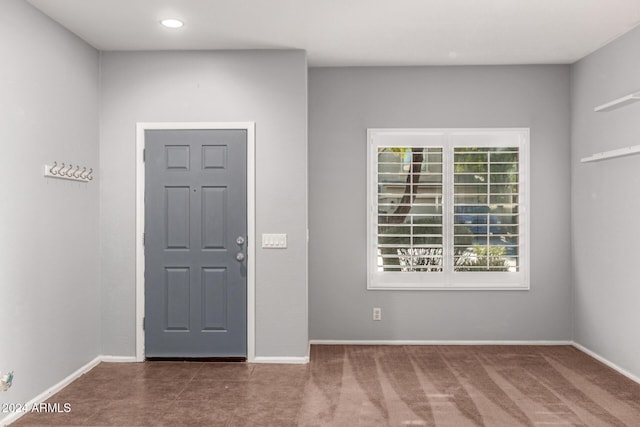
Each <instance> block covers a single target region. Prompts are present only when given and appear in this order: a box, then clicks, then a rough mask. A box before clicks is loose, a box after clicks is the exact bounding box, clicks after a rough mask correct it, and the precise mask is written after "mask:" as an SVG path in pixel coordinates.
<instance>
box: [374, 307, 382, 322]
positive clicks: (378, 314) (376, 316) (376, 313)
mask: <svg viewBox="0 0 640 427" xmlns="http://www.w3.org/2000/svg"><path fill="white" fill-rule="evenodd" d="M373 320H382V309H381V308H380V307H373Z"/></svg>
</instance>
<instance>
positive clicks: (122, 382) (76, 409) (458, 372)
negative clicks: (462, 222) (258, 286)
mask: <svg viewBox="0 0 640 427" xmlns="http://www.w3.org/2000/svg"><path fill="white" fill-rule="evenodd" d="M49 402H50V403H59V404H60V405H59V406H58V408H59V409H60V412H59V413H30V414H28V415H26V416H24V417H22V418H21V419H20V420H18V422H16V423H15V425H19V426H26V425H38V426H44V425H67V426H71V425H83V426H108V425H119V426H136V425H152V426H161V425H167V426H192V425H193V426H196V425H206V426H263V425H264V426H267V425H272V426H295V425H301V426H386V425H391V426H404V425H410V426H451V427H463V426H508V427H512V426H554V425H558V426H560V425H564V426H567V425H572V426H640V385H639V384H637V383H635V382H633V381H631V380H629V379H627V378H625V377H624V376H622V375H620V374H618V373H617V372H615V371H613V370H612V369H610V368H608V367H606V366H605V365H603V364H601V363H600V362H598V361H596V360H594V359H593V358H591V357H589V356H588V355H586V354H584V353H582V352H580V351H579V350H577V349H575V348H573V347H569V346H548V347H547V346H325V345H322V346H320V345H314V346H312V347H311V363H310V364H309V365H263V364H260V365H253V364H238V363H235V364H234V363H197V362H146V363H137V364H136V363H131V364H129V363H126V364H106V363H102V364H100V365H98V366H97V367H96V368H94V369H93V370H91V371H90V372H89V373H87V374H85V375H84V376H82V377H81V378H80V379H78V380H76V381H75V382H74V383H72V384H71V385H69V386H68V387H67V388H65V389H64V390H62V391H61V392H59V393H58V394H56V395H55V396H53V397H52V398H51V399H50V400H49ZM65 403H67V404H69V406H70V409H71V411H70V412H64V409H65V406H64V404H65ZM53 407H54V408H55V407H56V406H55V405H54V406H53Z"/></svg>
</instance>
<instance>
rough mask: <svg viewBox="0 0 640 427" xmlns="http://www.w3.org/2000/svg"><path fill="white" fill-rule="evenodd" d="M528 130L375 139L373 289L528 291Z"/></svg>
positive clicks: (384, 134) (392, 134)
mask: <svg viewBox="0 0 640 427" xmlns="http://www.w3.org/2000/svg"><path fill="white" fill-rule="evenodd" d="M528 140H529V130H528V129H406V130H404V129H370V130H369V131H368V178H367V185H368V208H369V212H368V270H369V271H368V284H367V287H368V288H369V289H528V288H529V281H528V267H529V259H528V254H529V248H528V229H529V223H528V218H527V214H528V212H527V207H528V193H529V191H528V186H529V182H528V181H529V180H528V173H527V171H528V158H529V152H528V150H529V148H528V147H529V144H528Z"/></svg>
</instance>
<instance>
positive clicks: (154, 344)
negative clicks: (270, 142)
mask: <svg viewBox="0 0 640 427" xmlns="http://www.w3.org/2000/svg"><path fill="white" fill-rule="evenodd" d="M246 150H247V132H246V131H245V130H147V131H145V151H146V155H145V158H146V159H145V355H146V356H147V357H246V355H247V323H246V319H247V278H246V272H247V268H246V262H247V261H246V260H243V261H237V260H236V254H237V253H242V254H243V255H245V256H246V244H244V243H243V244H241V245H239V244H238V243H236V239H237V237H239V236H242V237H243V239H244V241H246V234H247V220H246V218H247V204H246V200H247V194H246V192H247V182H246V176H247V174H246V153H247V151H246Z"/></svg>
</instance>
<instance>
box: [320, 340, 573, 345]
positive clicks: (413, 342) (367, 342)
mask: <svg viewBox="0 0 640 427" xmlns="http://www.w3.org/2000/svg"><path fill="white" fill-rule="evenodd" d="M310 343H311V344H317V345H572V344H573V341H568V340H557V341H555V340H540V341H522V340H520V341H516V340H512V341H511V340H311V341H310Z"/></svg>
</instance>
